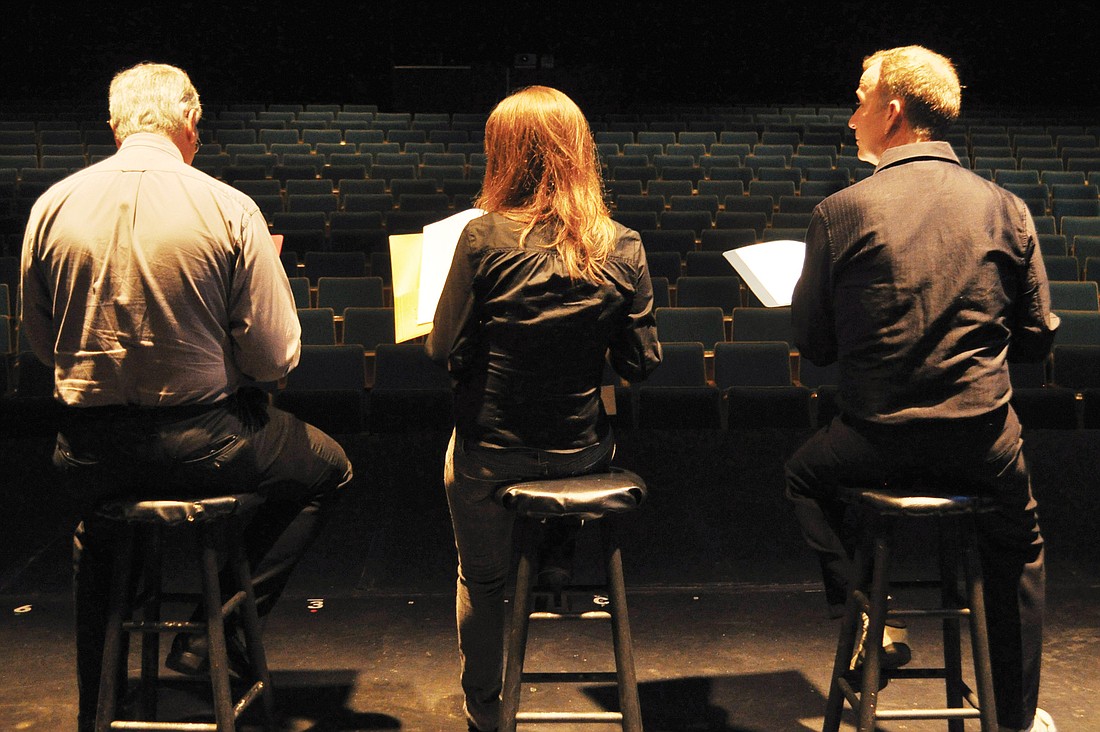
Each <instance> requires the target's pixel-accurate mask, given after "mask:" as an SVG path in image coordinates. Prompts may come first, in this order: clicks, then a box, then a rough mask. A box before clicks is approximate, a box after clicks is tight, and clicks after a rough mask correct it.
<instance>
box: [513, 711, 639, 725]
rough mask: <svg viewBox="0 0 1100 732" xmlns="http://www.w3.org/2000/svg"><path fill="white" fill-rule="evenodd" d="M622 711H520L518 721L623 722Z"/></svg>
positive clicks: (517, 716)
mask: <svg viewBox="0 0 1100 732" xmlns="http://www.w3.org/2000/svg"><path fill="white" fill-rule="evenodd" d="M622 721H623V714H622V712H519V713H518V714H516V722H546V723H551V724H553V723H557V722H622Z"/></svg>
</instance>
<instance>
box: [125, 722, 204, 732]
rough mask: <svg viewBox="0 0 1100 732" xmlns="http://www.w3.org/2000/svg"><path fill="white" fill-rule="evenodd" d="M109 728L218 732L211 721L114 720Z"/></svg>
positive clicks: (159, 731) (167, 731)
mask: <svg viewBox="0 0 1100 732" xmlns="http://www.w3.org/2000/svg"><path fill="white" fill-rule="evenodd" d="M111 729H132V730H145V731H146V732H218V725H217V724H215V723H213V722H130V721H126V720H116V721H114V722H111Z"/></svg>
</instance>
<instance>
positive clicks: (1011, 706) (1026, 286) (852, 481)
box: [786, 46, 1058, 732]
mask: <svg viewBox="0 0 1100 732" xmlns="http://www.w3.org/2000/svg"><path fill="white" fill-rule="evenodd" d="M856 97H857V99H858V101H859V105H858V107H857V109H856V111H855V113H854V114H853V115H852V118H851V120H850V122H849V126H850V127H851V128H852V129H853V130H854V131H855V137H856V143H857V146H858V154H859V157H860V159H862V160H865V161H867V162H869V163H872V164H873V165H875V166H876V167H875V171H874V174H873V175H872V176H870V177H869V178H867V179H865V180H863V181H861V182H859V183H856V184H854V185H852V186H849V187H848V188H846V189H844V190H843V191H841V192H839V193H836V194H834V195H833V196H830V197H829V198H827V199H826V200H825V201H823V202H822V203H821V204H819V205H818V206H817V208H816V209H815V210H814V212H813V215H812V217H811V222H810V225H809V228H808V230H807V238H806V258H805V262H804V264H803V269H802V276H801V278H800V279H799V282H798V284H797V286H796V288H795V292H794V298H793V302H792V304H791V313H792V320H793V325H794V329H795V333H796V337H795V341H796V345H797V347H798V349H799V351H800V353H801V357H802V358H805V359H808V360H810V361H812V362H813V363H815V364H818V365H824V364H828V363H832V362H838V363H839V367H840V379H839V385H838V386H839V388H838V395H837V404H838V407H839V416H838V417H836V418H835V419H834V420H833V421H832V423H831V424H829V425H828V426H826V427H824V428H823V429H821V430H820V431H819V432H817V433H816V434H814V435H812V436H811V437H810V438H809V440H807V442H806V443H805V444H804V445H803V446H802V447H801V448H800V449H799V450H798V451H797V452H796V453H795V454H794V455H793V456H792V457H791V458H790V459H789V460H788V462H787V465H786V480H787V495H788V497H789V498H790V499H791V501H792V503H793V506H794V512H795V516H796V518H797V519H798V521H799V524H800V526H801V529H802V533H803V535H804V537H805V538H806V541H807V543H808V544H809V545H810V546H811V548H813V549H814V550H815V551H816V552H817V554H818V558H819V560H820V563H821V569H822V574H823V576H824V580H825V595H826V600H827V601H828V603H829V604H830V606H831V608H832V610H833V613H834V614H839V613H840V612H841V611H842V609H843V605H844V602H845V598H846V597H847V595H848V591H849V588H850V584H851V582H852V581H853V578H852V576H851V575H852V572H853V567H852V566H851V555H850V552H849V550H850V548H851V545H852V537H851V535H850V532H849V531H847V530H846V524H845V516H844V505H843V504H842V503H841V502H840V501H839V500H838V498H837V493H838V491H837V488H838V486H842V485H845V484H847V485H884V484H887V485H888V484H892V483H899V484H904V483H905V482H906V481H907V480H911V479H913V478H918V479H919V478H922V477H923V478H927V479H930V480H932V481H935V480H937V479H940V480H943V481H946V482H945V483H944V484H945V485H950V486H966V487H968V488H970V489H973V490H975V491H977V492H979V493H981V494H983V495H987V496H990V497H992V498H993V499H994V501H995V502H996V510H995V511H994V512H993V513H990V514H982V515H981V516H979V517H978V518H977V526H978V531H979V546H980V549H981V554H982V563H983V567H984V572H985V580H986V584H985V590H986V608H987V613H988V624H989V637H990V646H991V655H992V662H993V686H994V695H995V697H996V706H997V715H998V723H999V724H1000V725H1001V726H1002V729H1003V730H1013V731H1014V730H1034V731H1036V732H1040V731H1053V730H1054V723H1053V722H1052V721H1051V719H1050V716H1049V715H1047V713H1046V712H1044V711H1043V710H1041V709H1040V710H1037V709H1036V702H1037V699H1038V694H1039V666H1040V659H1041V655H1042V633H1043V602H1044V600H1043V597H1044V589H1043V581H1044V580H1043V578H1044V570H1043V539H1042V536H1041V535H1040V533H1039V524H1038V519H1037V517H1036V503H1035V500H1034V498H1033V497H1032V495H1031V486H1030V476H1029V473H1028V468H1027V464H1026V463H1025V461H1024V455H1023V452H1022V446H1023V441H1022V439H1021V437H1020V434H1021V433H1020V423H1019V421H1018V420H1017V418H1016V414H1015V412H1014V411H1013V409H1012V405H1011V403H1010V398H1011V396H1012V385H1011V382H1010V380H1009V372H1008V363H1009V361H1010V360H1020V361H1040V360H1042V359H1044V358H1045V357H1046V356H1047V354H1048V353H1049V351H1050V347H1051V344H1052V342H1053V340H1054V332H1055V329H1056V328H1057V326H1058V317H1057V316H1056V315H1054V314H1052V313H1051V311H1050V293H1049V287H1048V284H1047V276H1046V270H1045V269H1044V267H1043V259H1042V257H1041V255H1040V251H1039V247H1038V236H1037V235H1036V232H1035V224H1034V222H1033V221H1032V219H1031V215H1030V214H1029V212H1028V209H1027V206H1026V205H1025V204H1024V203H1023V202H1022V201H1020V199H1018V198H1016V197H1015V196H1013V195H1012V194H1010V193H1008V192H1007V191H1005V190H1004V189H1003V188H1000V187H999V186H996V185H994V184H993V183H991V182H989V181H986V180H984V179H983V178H981V177H979V176H977V175H975V174H973V173H972V172H970V171H968V170H966V169H965V168H963V167H962V166H961V165H960V164H959V160H958V158H957V157H956V155H955V153H954V151H953V150H952V148H951V146H950V145H949V144H948V143H947V142H944V141H943V140H944V136H945V133H946V131H947V129H948V127H949V125H950V124H951V123H953V122H954V121H955V120H956V119H957V118H958V115H959V108H960V98H961V93H960V85H959V80H958V77H957V75H956V73H955V69H954V66H953V65H952V63H951V62H950V61H949V60H948V59H946V58H944V57H943V56H940V55H939V54H936V53H933V52H932V51H929V50H927V49H925V48H921V47H917V46H908V47H904V48H896V49H891V50H888V51H880V52H878V53H876V54H874V55H872V56H870V57H868V58H867V59H866V61H865V63H864V72H863V76H862V78H861V79H860V82H859V88H858V89H857V91H856ZM888 630H889V629H888ZM891 650H893V651H899V649H898V648H893V649H890V648H887V649H885V651H884V657H883V665H884V666H889V665H890V664H891V662H893V664H894V665H897V664H899V663H903V662H905V661H907V660H908V654H907V653H896V654H895V658H893V659H891V658H890V657H889V656H890V653H889V651H891ZM904 650H906V651H907V650H908V649H907V648H906V649H904Z"/></svg>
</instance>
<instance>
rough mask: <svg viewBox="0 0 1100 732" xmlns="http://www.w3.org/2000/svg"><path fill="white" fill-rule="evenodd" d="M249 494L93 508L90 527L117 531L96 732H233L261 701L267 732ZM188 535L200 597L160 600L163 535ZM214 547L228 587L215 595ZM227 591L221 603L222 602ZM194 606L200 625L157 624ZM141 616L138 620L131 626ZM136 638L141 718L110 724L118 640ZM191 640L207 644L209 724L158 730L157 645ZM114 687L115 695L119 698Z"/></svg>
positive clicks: (120, 660)
mask: <svg viewBox="0 0 1100 732" xmlns="http://www.w3.org/2000/svg"><path fill="white" fill-rule="evenodd" d="M263 501H264V499H263V498H262V497H261V496H259V495H257V494H254V493H246V494H241V495H228V496H214V497H203V498H195V499H182V500H141V501H130V500H112V501H109V502H105V503H103V504H101V505H100V506H98V507H97V508H96V510H95V514H96V516H97V518H99V519H101V520H106V521H110V522H114V523H116V524H119V525H120V527H121V529H122V531H121V539H120V541H119V543H118V544H117V546H116V550H115V557H114V566H113V569H112V572H113V576H112V580H111V596H110V609H109V616H108V621H107V631H106V637H105V639H104V647H103V665H102V671H101V673H100V687H99V702H98V709H97V712H96V727H95V729H96V732H107V730H110V729H132V730H164V729H184V728H186V729H194V730H211V731H212V732H233V730H235V729H236V726H237V720H238V718H239V717H240V715H241V714H243V713H244V711H245V710H246V709H247V708H248V707H249V705H250V704H251V703H252V702H254V701H257V700H258V701H260V702H261V707H262V710H263V715H264V725H265V729H268V730H270V729H273V728H274V723H275V720H274V701H273V697H272V689H271V676H270V673H269V672H268V668H267V658H266V655H265V653H264V649H263V643H262V641H261V639H260V624H259V618H258V617H257V612H256V600H255V596H254V594H253V590H252V576H251V571H250V569H249V564H248V559H247V557H246V556H245V552H244V548H243V547H242V545H241V541H240V537H241V529H242V528H243V526H244V524H245V521H246V519H247V517H248V515H250V514H251V513H252V512H254V511H255V510H256V509H257V508H259V507H260V505H261V504H262V503H263ZM167 531H177V532H186V533H189V534H192V535H194V538H196V539H197V542H196V543H194V544H193V547H194V548H193V550H192V553H191V554H190V557H191V558H192V559H193V560H194V561H195V562H196V563H197V565H198V568H199V573H200V576H201V579H202V592H201V593H195V592H192V593H167V592H164V591H163V587H162V569H163V568H162V566H161V564H162V549H163V543H164V538H165V532H167ZM219 546H224V548H225V553H226V559H225V562H226V570H227V571H226V572H225V575H227V577H228V582H229V583H230V586H229V587H223V586H222V579H221V577H220V574H221V573H220V572H219V569H218V566H219V561H218V556H219ZM136 556H140V557H142V566H141V568H140V572H139V573H137V582H138V583H139V584H140V590H141V591H140V592H139V593H137V594H136V596H135V594H134V592H133V589H134V588H135V584H134V575H135V573H134V572H133V565H134V562H135V557H136ZM223 590H226V591H227V592H226V595H227V596H228V599H225V598H224V597H223ZM169 601H180V602H188V603H192V604H195V603H201V606H202V608H203V611H204V613H203V619H202V620H198V621H196V620H188V621H181V620H163V619H162V618H161V606H162V603H164V602H169ZM139 607H140V610H141V619H140V620H133V619H132V618H133V616H134V614H135V612H136V611H137V610H138V609H139ZM231 615H234V617H236V618H237V619H238V621H239V623H240V627H241V628H242V630H243V631H244V637H245V649H244V650H245V652H246V653H247V656H248V665H249V666H250V669H249V673H250V674H251V676H252V678H251V679H250V686H249V687H248V689H247V690H245V691H244V693H243V694H242V695H241V696H240V697H239V698H238V699H236V700H234V698H233V691H232V687H231V685H230V678H229V659H228V652H227V649H226V638H225V625H224V624H225V621H226V619H227V618H229V617H230V616H231ZM127 633H139V634H141V636H142V642H141V677H140V678H141V683H140V691H141V696H140V701H141V704H140V718H139V720H122V719H119V718H118V716H117V707H118V705H119V701H120V697H121V696H122V692H123V691H125V686H126V679H127V674H126V669H127V656H128V655H129V654H128V648H129V644H128V642H127V641H126V636H125V634H127ZM163 633H172V634H176V633H191V634H201V635H203V636H205V639H206V644H207V648H208V651H209V672H208V673H209V677H210V685H211V690H212V693H213V707H214V709H213V712H214V713H213V717H214V721H213V722H210V723H199V722H187V723H182V722H181V723H173V722H160V721H156V720H157V682H158V676H159V664H160V644H159V635H160V634H163ZM120 687H121V688H120Z"/></svg>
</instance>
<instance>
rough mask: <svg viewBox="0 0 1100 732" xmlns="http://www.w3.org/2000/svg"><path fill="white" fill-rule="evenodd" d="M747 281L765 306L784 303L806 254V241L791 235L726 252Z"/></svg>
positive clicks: (789, 299)
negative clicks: (795, 239) (796, 239)
mask: <svg viewBox="0 0 1100 732" xmlns="http://www.w3.org/2000/svg"><path fill="white" fill-rule="evenodd" d="M723 256H725V258H726V260H727V261H728V262H729V263H730V264H732V265H733V268H734V269H736V270H737V274H739V275H740V276H741V279H742V280H744V282H745V284H746V285H748V286H749V288H750V289H751V290H752V291H753V293H754V294H755V295H756V296H757V297H758V298H760V302H761V303H763V304H764V306H765V307H769V308H775V307H785V306H787V305H790V304H791V295H793V294H794V286H795V285H796V284H797V283H798V278H799V277H801V276H802V262H803V260H804V259H805V258H806V244H805V242H801V241H794V240H791V239H780V240H778V241H766V242H763V243H761V244H750V245H748V246H744V247H738V248H737V249H730V250H729V251H728V252H723Z"/></svg>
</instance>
